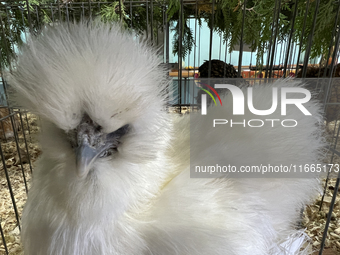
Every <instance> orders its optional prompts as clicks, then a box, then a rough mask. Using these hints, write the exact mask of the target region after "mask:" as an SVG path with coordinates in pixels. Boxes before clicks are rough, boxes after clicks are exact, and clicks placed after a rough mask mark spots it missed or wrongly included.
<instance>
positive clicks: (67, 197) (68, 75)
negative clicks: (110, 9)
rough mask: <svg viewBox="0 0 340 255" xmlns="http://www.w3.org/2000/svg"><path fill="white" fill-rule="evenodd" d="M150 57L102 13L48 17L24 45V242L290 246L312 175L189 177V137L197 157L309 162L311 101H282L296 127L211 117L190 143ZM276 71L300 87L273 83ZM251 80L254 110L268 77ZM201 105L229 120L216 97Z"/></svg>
mask: <svg viewBox="0 0 340 255" xmlns="http://www.w3.org/2000/svg"><path fill="white" fill-rule="evenodd" d="M159 62H160V60H159V58H158V57H157V55H156V53H155V52H154V51H153V50H151V49H150V48H149V47H147V46H146V45H144V44H141V43H138V42H137V40H136V39H135V38H134V37H133V36H132V35H131V34H129V33H127V32H122V31H121V30H120V29H119V28H118V26H111V27H110V26H108V25H104V24H100V23H99V24H98V23H97V24H91V25H86V24H84V23H81V24H69V25H67V24H64V25H58V26H56V27H50V28H48V29H46V30H44V31H43V33H42V35H40V36H39V37H38V38H33V39H31V40H30V41H29V42H28V44H27V45H26V46H24V47H23V48H22V50H21V53H20V55H19V57H18V61H17V63H16V69H15V71H14V72H13V73H12V74H11V75H9V83H10V85H11V86H13V87H14V88H15V90H16V91H17V94H16V97H17V98H16V101H17V102H18V103H19V104H21V105H22V106H24V107H27V108H28V109H30V110H32V111H34V112H36V113H37V114H38V115H39V116H40V117H41V125H42V130H43V132H42V135H41V138H40V141H41V145H42V150H43V155H42V157H41V159H40V161H39V163H38V164H37V167H36V168H35V171H34V177H33V185H32V188H31V190H30V192H29V196H28V201H27V204H26V206H25V208H24V212H23V216H22V224H23V231H22V242H23V245H24V250H25V254H26V255H47V254H48V255H84V254H86V255H95V254H96V255H97V254H103V255H112V254H129V255H130V254H131V255H132V254H154V255H159V254H190V255H195V254H233V255H234V254H235V255H248V254H249V255H257V254H258V255H264V254H299V253H298V250H299V249H296V248H295V249H294V248H293V247H292V246H291V245H286V246H285V245H284V243H285V241H294V240H296V241H301V240H303V238H301V236H300V235H299V233H301V232H299V231H297V230H295V223H296V221H297V220H298V219H299V214H300V209H301V208H302V207H303V206H304V205H305V204H306V203H308V202H310V200H311V199H312V198H313V197H314V196H315V195H316V193H317V189H318V187H319V186H318V185H319V183H318V180H317V179H316V178H309V179H308V178H306V179H294V178H291V179H228V178H220V179H210V178H198V179H193V178H190V173H189V164H190V161H189V154H190V151H189V143H191V145H192V148H195V147H196V146H195V143H197V148H201V147H200V146H199V145H200V144H199V143H205V145H206V151H205V152H204V153H202V154H200V155H201V156H200V157H197V158H195V157H194V158H193V160H194V161H197V164H200V163H202V162H203V163H206V162H208V163H209V160H212V159H211V158H210V157H208V156H207V157H204V156H202V155H212V154H214V155H215V158H218V157H221V158H226V159H227V160H230V162H231V163H233V162H240V161H242V162H243V163H244V164H245V165H246V164H247V163H249V164H250V163H253V162H254V161H255V162H256V160H257V161H259V162H260V161H261V160H266V162H268V163H273V164H274V163H275V162H276V159H278V158H280V159H285V160H286V161H287V162H289V161H290V160H295V162H296V160H298V161H301V162H308V163H315V162H316V161H317V160H318V158H319V156H320V155H319V151H320V148H321V147H322V146H324V142H323V139H322V136H321V135H320V132H321V131H320V127H319V126H318V125H316V124H317V123H318V122H319V120H320V119H321V117H320V114H319V106H318V105H317V104H316V102H314V101H310V102H309V103H306V104H305V106H306V107H308V110H309V111H310V112H311V113H312V114H313V117H310V118H307V117H305V116H301V112H300V111H299V110H298V109H297V108H296V109H295V108H294V109H293V107H292V108H291V111H290V113H289V114H290V116H291V118H293V117H294V118H296V119H299V126H298V127H296V128H294V129H288V130H287V129H282V128H281V129H280V128H275V129H274V128H269V127H264V128H261V129H252V130H249V129H247V131H245V130H243V129H228V130H226V129H220V131H216V132H221V135H220V136H219V140H218V141H217V140H216V134H213V133H212V131H211V132H210V133H209V132H208V133H204V134H202V136H201V137H202V139H201V140H200V141H190V134H189V117H188V116H184V117H178V116H175V115H171V114H168V113H167V112H166V111H165V109H164V106H165V95H164V91H165V87H166V86H167V83H168V81H167V79H166V74H165V72H164V71H163V70H162V69H161V68H160V67H159ZM288 83H289V84H290V85H289V86H298V84H297V82H294V81H292V80H290V81H288V80H281V81H278V82H277V83H276V84H275V85H276V86H279V87H280V86H288ZM259 89H261V93H256V94H255V95H254V104H256V105H259V106H263V107H262V108H265V107H266V106H267V105H266V104H267V103H265V100H264V99H266V98H271V93H272V92H271V88H270V87H268V86H263V87H261V88H259ZM227 104H230V105H231V99H230V95H227V96H226V97H225V98H224V105H227ZM259 108H261V107H259ZM209 111H210V112H209V114H208V115H207V116H208V118H210V119H212V118H213V117H214V116H215V114H217V113H219V114H223V116H226V118H227V119H228V118H229V119H230V118H232V115H231V112H230V111H228V107H215V108H212V109H210V110H209ZM191 117H192V118H193V119H192V123H195V117H194V116H193V115H192V116H191ZM234 117H235V116H234ZM244 117H245V118H247V117H251V115H250V113H246V115H245V116H244ZM272 117H273V118H275V114H274V115H273V116H272ZM257 118H259V117H257ZM260 118H264V117H260ZM125 125H128V128H123V129H120V128H121V127H127V126H125ZM207 125H208V124H207ZM116 130H120V131H118V132H117V131H116ZM193 130H194V131H193V132H198V135H199V132H203V131H202V130H205V131H206V130H207V128H204V127H202V129H200V128H195V129H193ZM210 130H211V129H210ZM91 132H92V133H91ZM106 134H111V136H110V137H113V138H112V140H110V141H109V138H108V137H109V136H106ZM105 139H107V140H105ZM110 139H111V138H110ZM273 145H274V146H273ZM191 153H196V152H195V151H192V152H191ZM197 154H198V153H197ZM193 155H194V154H193ZM284 246H285V247H284ZM298 246H300V245H298ZM285 249H286V251H285ZM289 249H290V252H291V253H289V251H288V250H289Z"/></svg>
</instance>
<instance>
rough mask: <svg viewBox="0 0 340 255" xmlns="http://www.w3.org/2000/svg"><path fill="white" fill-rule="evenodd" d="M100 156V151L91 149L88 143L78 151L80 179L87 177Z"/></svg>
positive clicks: (77, 161)
mask: <svg viewBox="0 0 340 255" xmlns="http://www.w3.org/2000/svg"><path fill="white" fill-rule="evenodd" d="M98 155H99V152H98V149H96V148H93V147H91V146H90V145H89V144H87V143H86V142H84V143H82V144H81V145H80V146H79V147H78V148H77V149H76V157H77V158H76V164H77V165H76V172H77V175H78V176H79V178H84V177H85V176H87V174H88V173H89V171H90V169H91V167H92V164H93V162H94V161H95V160H96V158H97V157H98Z"/></svg>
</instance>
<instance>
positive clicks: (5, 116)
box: [0, 0, 340, 254]
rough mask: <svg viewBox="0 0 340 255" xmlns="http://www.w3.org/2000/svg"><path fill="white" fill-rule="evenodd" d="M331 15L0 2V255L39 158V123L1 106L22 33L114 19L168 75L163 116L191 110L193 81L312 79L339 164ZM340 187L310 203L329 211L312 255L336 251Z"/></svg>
mask: <svg viewBox="0 0 340 255" xmlns="http://www.w3.org/2000/svg"><path fill="white" fill-rule="evenodd" d="M339 12H340V1H334V0H325V1H321V0H313V1H312V0H307V1H299V0H289V1H282V0H275V1H269V0H263V1H252V0H244V1H239V0H234V1H216V0H136V1H133V0H130V1H127V0H125V1H123V0H122V1H107V2H101V1H96V0H88V1H77V0H58V1H56V0H24V1H13V0H12V1H0V26H1V31H0V34H1V38H0V43H1V48H0V72H1V85H0V103H1V105H0V123H1V124H0V156H1V162H2V165H1V169H0V187H1V189H0V192H1V193H0V197H1V198H0V235H1V238H0V254H19V252H20V251H21V247H20V245H19V244H18V242H19V241H18V240H19V235H20V215H21V212H22V207H23V205H24V203H25V200H26V194H27V192H28V190H29V181H30V178H31V175H32V172H34V164H33V163H34V161H35V160H36V158H37V157H38V156H39V154H40V150H39V147H38V145H37V144H36V141H35V138H34V134H35V133H38V132H39V127H38V125H37V122H38V119H37V117H36V116H34V115H33V114H31V113H29V112H27V111H26V110H25V109H20V108H19V107H18V106H15V105H12V104H11V103H8V99H9V98H10V96H8V93H7V91H8V89H9V88H10V84H8V83H7V81H6V75H5V72H3V71H11V70H12V69H13V68H15V65H13V64H11V63H14V62H13V61H11V60H12V59H15V55H16V52H17V50H18V47H20V44H22V43H25V42H26V41H27V38H28V37H29V36H36V35H38V34H39V33H40V31H41V29H42V28H43V27H45V26H48V25H53V24H54V23H60V22H77V21H80V20H95V19H99V20H102V21H103V22H119V23H121V25H122V26H123V27H125V28H126V29H129V30H131V31H134V33H135V35H136V37H139V38H141V39H143V40H145V39H146V40H148V41H149V42H150V43H151V44H152V45H154V46H155V47H157V48H158V49H159V55H160V57H161V58H162V59H163V62H164V65H165V66H166V68H167V69H168V71H169V77H171V79H172V88H169V111H171V112H176V113H180V114H182V113H185V112H190V111H194V110H195V109H197V108H198V107H199V98H200V96H199V95H200V92H199V89H198V88H197V86H196V85H195V79H196V78H197V77H201V78H221V79H225V78H239V79H244V80H245V81H247V83H248V84H249V85H250V86H251V85H253V84H261V83H265V82H266V81H268V79H269V78H271V79H272V78H274V79H276V78H281V77H282V78H284V77H288V76H291V77H296V78H301V79H306V78H314V79H317V80H318V81H317V82H314V83H313V84H314V85H312V86H313V87H310V89H311V90H312V89H313V90H314V91H316V93H315V95H316V96H317V97H318V98H319V100H320V101H321V102H322V103H323V106H324V107H323V109H324V115H325V118H326V120H327V121H326V125H327V129H328V132H329V133H330V147H329V148H327V151H328V156H327V163H330V164H332V163H339V162H340V160H339V157H340V150H339V147H338V145H337V143H338V138H339V133H340V128H339V125H340V122H339V118H340V117H339V109H340V79H339V78H336V77H340V64H337V62H338V61H337V60H338V59H339V43H340V31H339V26H340V19H339ZM113 47H114V45H113ZM326 78H327V79H326ZM315 84H316V85H315ZM338 188H339V178H338V179H331V178H330V176H328V177H327V179H326V181H325V184H324V194H323V196H322V198H321V200H320V201H319V204H318V205H317V206H318V207H319V208H320V210H321V208H325V207H327V215H326V216H325V215H323V217H324V220H323V221H322V226H318V228H319V229H321V230H322V231H321V232H322V233H323V234H322V236H319V237H317V239H313V248H314V250H318V251H319V254H322V252H323V250H324V248H325V246H326V248H332V249H334V250H337V251H338V252H340V240H339V239H340V225H337V222H336V219H335V218H336V216H337V215H335V214H334V212H333V210H334V208H337V206H339V205H338V204H339V203H340V202H339V200H337V199H336V195H337V191H338ZM308 210H309V211H311V208H309V209H308ZM308 210H307V211H308ZM307 213H308V212H307ZM334 222H335V223H334ZM339 224H340V223H339ZM314 232H315V231H314Z"/></svg>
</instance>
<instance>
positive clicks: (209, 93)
mask: <svg viewBox="0 0 340 255" xmlns="http://www.w3.org/2000/svg"><path fill="white" fill-rule="evenodd" d="M197 83H199V84H200V85H202V86H205V87H207V88H208V89H210V90H211V91H212V92H213V93H214V94H215V95H216V96H217V98H218V100H219V101H220V104H221V105H222V100H221V98H220V96H219V94H218V93H217V91H216V90H215V89H214V88H213V87H211V86H210V85H208V84H205V83H202V82H199V81H196V86H197V87H198V88H199V89H201V90H203V91H204V92H206V93H207V94H208V95H209V96H210V97H211V98H212V100H213V101H214V103H215V105H217V103H216V100H215V97H214V96H213V95H212V94H211V92H210V91H209V90H207V89H204V88H202V87H201V86H199V85H197Z"/></svg>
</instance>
